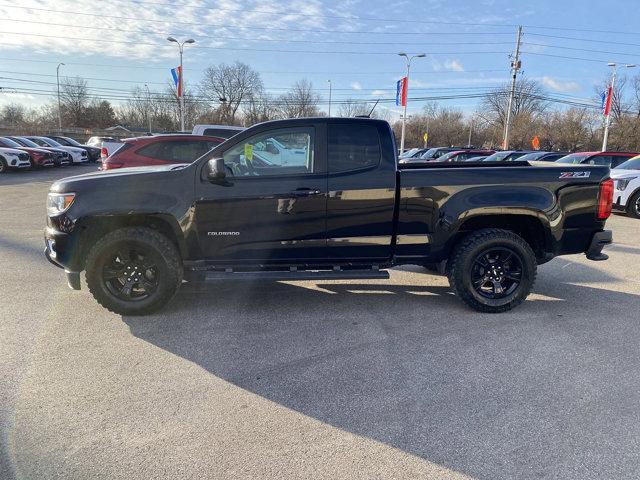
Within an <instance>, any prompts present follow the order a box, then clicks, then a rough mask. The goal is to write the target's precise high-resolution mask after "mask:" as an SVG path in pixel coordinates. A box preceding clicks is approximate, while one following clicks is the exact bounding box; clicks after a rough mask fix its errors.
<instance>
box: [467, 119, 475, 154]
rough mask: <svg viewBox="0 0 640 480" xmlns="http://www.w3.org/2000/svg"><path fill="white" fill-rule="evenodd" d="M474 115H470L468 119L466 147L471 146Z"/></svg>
mask: <svg viewBox="0 0 640 480" xmlns="http://www.w3.org/2000/svg"><path fill="white" fill-rule="evenodd" d="M474 118H475V116H474V115H472V116H471V119H470V120H469V141H468V142H467V147H469V148H471V132H472V131H473V120H474Z"/></svg>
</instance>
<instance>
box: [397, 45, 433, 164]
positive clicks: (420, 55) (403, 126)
mask: <svg viewBox="0 0 640 480" xmlns="http://www.w3.org/2000/svg"><path fill="white" fill-rule="evenodd" d="M398 55H400V56H401V57H404V58H406V59H407V76H406V79H407V80H406V82H407V85H406V92H407V99H406V101H405V102H404V112H403V114H402V135H401V136H400V153H402V152H404V132H405V128H406V123H407V103H409V100H408V97H409V73H410V70H411V60H413V59H414V58H422V57H426V55H425V54H424V53H419V54H417V55H413V56H411V57H409V55H407V54H406V53H404V52H400V53H399V54H398Z"/></svg>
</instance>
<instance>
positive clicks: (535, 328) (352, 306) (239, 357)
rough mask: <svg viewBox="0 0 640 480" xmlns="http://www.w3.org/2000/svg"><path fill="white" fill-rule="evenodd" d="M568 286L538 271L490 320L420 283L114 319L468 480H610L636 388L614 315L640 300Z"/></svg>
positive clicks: (291, 289)
mask: <svg viewBox="0 0 640 480" xmlns="http://www.w3.org/2000/svg"><path fill="white" fill-rule="evenodd" d="M576 268H579V269H581V270H582V269H584V271H583V272H582V273H581V275H580V277H579V278H583V277H585V276H586V277H590V278H592V279H597V281H599V282H601V283H609V282H613V281H614V280H615V278H613V277H611V276H609V275H608V274H606V273H605V272H602V271H598V270H595V269H593V268H591V267H587V266H585V265H582V264H576ZM403 275H404V274H403V273H400V275H399V277H400V280H401V281H402V280H403V278H404V277H403ZM574 276H575V271H574V272H572V273H571V274H569V273H566V275H564V276H563V272H562V270H560V269H553V270H552V271H548V270H545V268H544V267H543V268H541V271H540V276H539V277H540V278H539V281H538V284H537V285H538V287H537V288H536V293H537V295H536V296H534V297H533V298H534V299H533V300H530V301H527V302H526V303H525V304H523V305H522V306H520V307H519V308H518V309H517V310H515V311H513V312H510V313H507V314H502V315H483V314H479V313H476V312H473V311H470V310H468V309H467V308H465V307H464V306H462V305H461V304H460V302H459V301H458V300H457V299H456V298H455V297H454V296H453V295H452V294H451V293H450V291H449V288H448V287H446V286H424V284H426V283H428V282H430V281H431V282H434V280H435V279H434V277H430V276H428V275H424V276H423V275H416V274H415V273H414V274H413V277H412V278H411V280H412V282H413V283H417V282H418V281H419V280H420V279H421V278H424V284H423V283H422V282H420V285H415V284H413V285H412V284H406V281H405V282H403V283H405V284H401V285H399V284H397V282H396V283H395V284H373V283H363V284H356V283H330V282H326V283H320V284H315V285H314V286H312V287H311V288H310V287H309V286H308V285H307V284H305V285H304V286H296V285H291V284H285V283H250V284H247V283H223V284H222V283H221V284H219V285H215V284H213V285H208V286H197V287H187V288H184V289H183V290H182V291H181V292H180V294H179V295H178V297H177V298H176V299H175V301H174V302H173V303H172V304H171V305H170V306H169V308H168V309H167V310H166V311H164V312H162V313H160V314H157V315H154V316H149V317H140V318H134V317H125V318H124V321H125V322H126V324H127V325H128V326H129V328H130V330H131V332H132V333H133V335H135V336H136V337H139V338H141V339H144V340H145V341H147V342H150V343H151V344H153V345H156V346H158V347H160V348H162V349H165V350H167V351H169V352H171V353H174V354H176V355H179V356H181V357H182V358H185V359H187V360H189V361H191V362H195V363H196V364H198V365H200V366H201V367H202V368H204V369H206V370H207V371H208V372H210V373H211V374H213V375H216V376H218V377H220V378H223V379H225V380H227V381H229V382H231V383H233V384H235V385H237V386H239V387H241V388H243V389H246V390H248V391H251V392H253V393H255V394H257V395H260V396H261V397H263V398H265V399H268V400H271V401H273V402H277V403H278V404H281V405H284V406H285V407H287V408H290V409H293V410H295V411H298V412H300V413H302V414H304V415H307V416H309V417H312V418H315V419H318V420H320V421H322V422H325V423H327V424H329V425H332V426H334V427H337V428H339V429H342V430H344V431H348V432H352V433H354V434H357V435H361V436H365V437H369V438H372V439H374V440H377V441H379V442H383V443H385V444H388V445H391V446H393V447H395V448H398V449H401V450H403V451H405V452H408V453H411V454H414V455H417V456H419V457H421V458H424V459H426V460H428V461H430V462H436V463H438V464H440V465H442V466H445V467H448V468H452V469H454V470H457V471H459V472H462V473H465V474H467V475H471V476H473V477H478V478H505V477H509V478H513V477H515V478H523V477H537V476H557V478H585V477H594V476H595V477H598V476H599V477H607V476H608V474H609V473H611V471H610V470H608V468H609V467H612V466H617V467H618V469H617V470H616V471H617V472H618V473H619V474H620V475H619V476H620V477H623V476H625V475H624V473H625V472H626V470H625V468H629V469H631V468H634V464H633V463H634V462H629V459H630V458H633V455H635V453H634V447H633V445H632V444H633V442H629V441H628V440H629V439H630V438H637V436H636V434H638V433H639V432H638V424H637V422H636V423H633V422H631V421H629V422H625V421H621V419H624V418H626V417H625V416H628V413H625V412H629V411H634V407H633V406H634V405H636V402H637V401H638V398H637V397H638V395H637V392H638V391H640V377H639V376H638V375H636V374H635V373H633V372H637V367H638V363H639V360H638V355H637V341H636V339H637V334H636V332H637V319H635V318H633V319H630V318H629V314H628V313H629V311H630V310H631V309H632V308H636V311H637V306H638V304H639V301H640V297H639V296H637V295H631V294H627V293H620V292H614V291H610V290H604V289H601V288H593V287H585V286H578V285H572V284H569V283H565V282H568V281H572V279H573V278H575V277H574ZM553 277H555V278H553ZM416 278H417V280H416ZM394 280H395V279H394ZM589 281H592V280H589ZM436 283H440V284H442V282H441V281H438V282H436ZM603 299H606V300H603ZM604 319H606V320H604ZM629 429H630V430H631V431H629ZM630 434H631V435H632V436H631V437H630V436H629V435H630ZM345 454H347V455H348V453H345ZM603 459H606V460H603ZM625 462H626V463H625ZM625 465H628V466H627V467H625ZM631 471H632V470H629V473H630V472H631Z"/></svg>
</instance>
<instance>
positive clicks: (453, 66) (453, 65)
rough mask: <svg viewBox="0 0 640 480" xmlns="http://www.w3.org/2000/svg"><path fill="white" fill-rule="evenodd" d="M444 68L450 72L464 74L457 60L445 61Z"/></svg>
mask: <svg viewBox="0 0 640 480" xmlns="http://www.w3.org/2000/svg"><path fill="white" fill-rule="evenodd" d="M444 68H445V69H447V70H451V71H452V72H464V67H463V66H462V63H460V62H459V61H458V60H445V62H444Z"/></svg>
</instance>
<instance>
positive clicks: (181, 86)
mask: <svg viewBox="0 0 640 480" xmlns="http://www.w3.org/2000/svg"><path fill="white" fill-rule="evenodd" d="M167 40H169V41H170V42H175V43H177V44H178V49H179V50H180V76H179V78H178V89H179V93H180V98H179V100H180V131H182V132H184V68H183V66H182V51H183V50H184V46H185V44H187V43H196V41H195V40H194V39H193V38H190V39H188V40H185V41H184V42H179V41H178V40H176V39H175V38H173V37H167Z"/></svg>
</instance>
